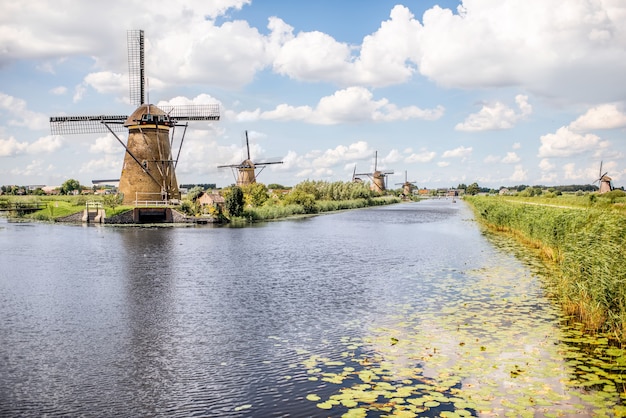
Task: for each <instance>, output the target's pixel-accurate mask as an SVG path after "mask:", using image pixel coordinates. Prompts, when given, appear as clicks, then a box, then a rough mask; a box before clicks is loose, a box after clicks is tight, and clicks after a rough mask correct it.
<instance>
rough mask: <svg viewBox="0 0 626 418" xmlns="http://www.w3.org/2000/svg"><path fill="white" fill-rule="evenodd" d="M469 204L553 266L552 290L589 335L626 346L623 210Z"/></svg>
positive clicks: (500, 200)
mask: <svg viewBox="0 0 626 418" xmlns="http://www.w3.org/2000/svg"><path fill="white" fill-rule="evenodd" d="M466 201H467V202H468V203H469V204H470V207H472V209H473V211H474V213H475V214H476V218H477V219H478V220H479V221H480V222H481V223H483V224H484V225H486V226H487V227H489V228H491V229H494V230H497V231H499V232H505V233H509V234H513V235H514V236H516V237H517V238H518V239H520V240H521V241H523V242H524V243H525V244H527V245H529V246H532V247H534V248H536V249H538V250H539V252H540V254H541V256H542V257H543V258H545V259H546V260H549V261H550V265H551V266H552V267H553V274H551V275H550V276H549V277H547V278H546V280H547V283H546V289H547V291H548V292H549V293H550V295H551V296H552V297H553V298H554V299H555V300H557V301H558V303H559V304H560V305H561V306H562V307H563V309H564V311H565V312H566V313H567V314H570V315H574V316H575V317H576V318H577V319H578V320H580V321H581V323H582V324H584V327H585V331H586V332H591V333H596V332H602V333H607V335H609V336H611V337H612V338H613V339H615V340H616V341H617V342H619V343H622V344H623V343H624V342H626V286H624V284H625V283H626V266H625V264H624V260H625V259H626V216H625V215H624V214H623V213H622V212H621V211H620V210H614V209H613V208H611V207H610V206H605V205H603V206H601V207H593V206H587V207H584V206H582V205H580V206H575V205H560V204H558V203H554V204H550V205H548V204H543V203H541V202H528V201H524V200H516V199H514V198H511V197H496V196H471V197H467V198H466ZM618 209H619V208H618Z"/></svg>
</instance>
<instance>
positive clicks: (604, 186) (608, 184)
mask: <svg viewBox="0 0 626 418" xmlns="http://www.w3.org/2000/svg"><path fill="white" fill-rule="evenodd" d="M607 174H608V171H606V172H605V173H604V174H602V161H600V177H598V179H597V180H596V181H594V183H596V182H598V183H600V190H599V191H598V193H600V194H602V193H606V192H610V191H611V190H613V183H612V180H613V179H612V178H611V177H609V176H607Z"/></svg>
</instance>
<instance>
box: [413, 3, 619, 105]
mask: <svg viewBox="0 0 626 418" xmlns="http://www.w3.org/2000/svg"><path fill="white" fill-rule="evenodd" d="M625 16H626V5H625V4H624V3H623V2H619V1H597V2H591V1H580V2H572V1H570V0H538V1H530V2H529V1H528V0H509V1H506V2H494V1H479V0H465V1H464V2H463V4H462V6H460V8H459V13H458V14H454V13H453V12H452V11H451V10H449V9H442V8H440V7H433V8H432V9H430V10H428V11H426V13H425V14H424V16H423V27H422V28H421V29H420V30H419V32H418V37H417V40H418V42H417V43H416V45H417V49H418V53H417V54H416V58H415V59H416V62H417V64H418V66H419V70H420V72H421V73H422V74H423V75H425V76H427V77H429V78H430V79H432V80H434V81H435V82H437V83H439V84H441V85H444V86H446V87H461V88H477V87H501V86H525V87H526V88H528V89H529V91H532V92H534V93H536V94H539V95H544V96H548V97H570V98H576V99H577V100H581V101H582V100H585V99H586V100H589V99H591V98H593V100H601V99H602V98H609V97H611V98H621V97H623V96H624V93H625V91H626V90H625V89H626V86H625V85H624V83H620V82H619V80H620V77H621V76H620V74H624V73H625V72H626V48H625V44H626V41H625V40H626V27H625V26H624V25H623V24H622V22H623V19H624V17H625ZM580 80H585V83H584V84H581V83H580Z"/></svg>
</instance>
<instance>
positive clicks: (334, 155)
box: [312, 141, 373, 167]
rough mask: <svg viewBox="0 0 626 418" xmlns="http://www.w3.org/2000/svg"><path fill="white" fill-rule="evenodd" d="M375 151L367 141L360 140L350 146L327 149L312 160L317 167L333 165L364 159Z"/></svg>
mask: <svg viewBox="0 0 626 418" xmlns="http://www.w3.org/2000/svg"><path fill="white" fill-rule="evenodd" d="M372 154H373V151H372V150H371V149H370V148H369V146H368V144H367V142H365V141H358V142H355V143H353V144H350V145H348V146H345V145H338V146H337V147H335V148H332V149H327V150H326V151H324V152H323V154H321V155H319V156H318V157H316V158H314V159H313V160H312V164H313V166H315V167H331V166H333V165H336V164H341V163H344V162H347V161H355V160H362V159H364V158H369V157H371V155H372Z"/></svg>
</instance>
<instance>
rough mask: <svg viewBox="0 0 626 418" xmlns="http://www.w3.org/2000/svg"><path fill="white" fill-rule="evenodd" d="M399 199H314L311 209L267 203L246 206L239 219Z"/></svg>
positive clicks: (253, 218) (382, 203) (364, 204)
mask: <svg viewBox="0 0 626 418" xmlns="http://www.w3.org/2000/svg"><path fill="white" fill-rule="evenodd" d="M399 202H401V199H400V198H398V197H394V196H382V197H375V198H369V199H351V200H339V201H336V200H316V201H315V207H314V208H313V211H310V210H308V211H307V208H305V207H304V206H303V205H298V204H288V205H281V204H269V205H264V206H260V207H256V208H246V209H245V210H244V213H243V215H242V216H241V217H240V218H241V219H246V220H249V221H250V220H251V221H267V220H274V219H280V218H286V217H289V216H297V215H306V214H313V213H323V212H332V211H337V210H346V209H358V208H364V207H367V206H379V205H389V204H392V203H399Z"/></svg>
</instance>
